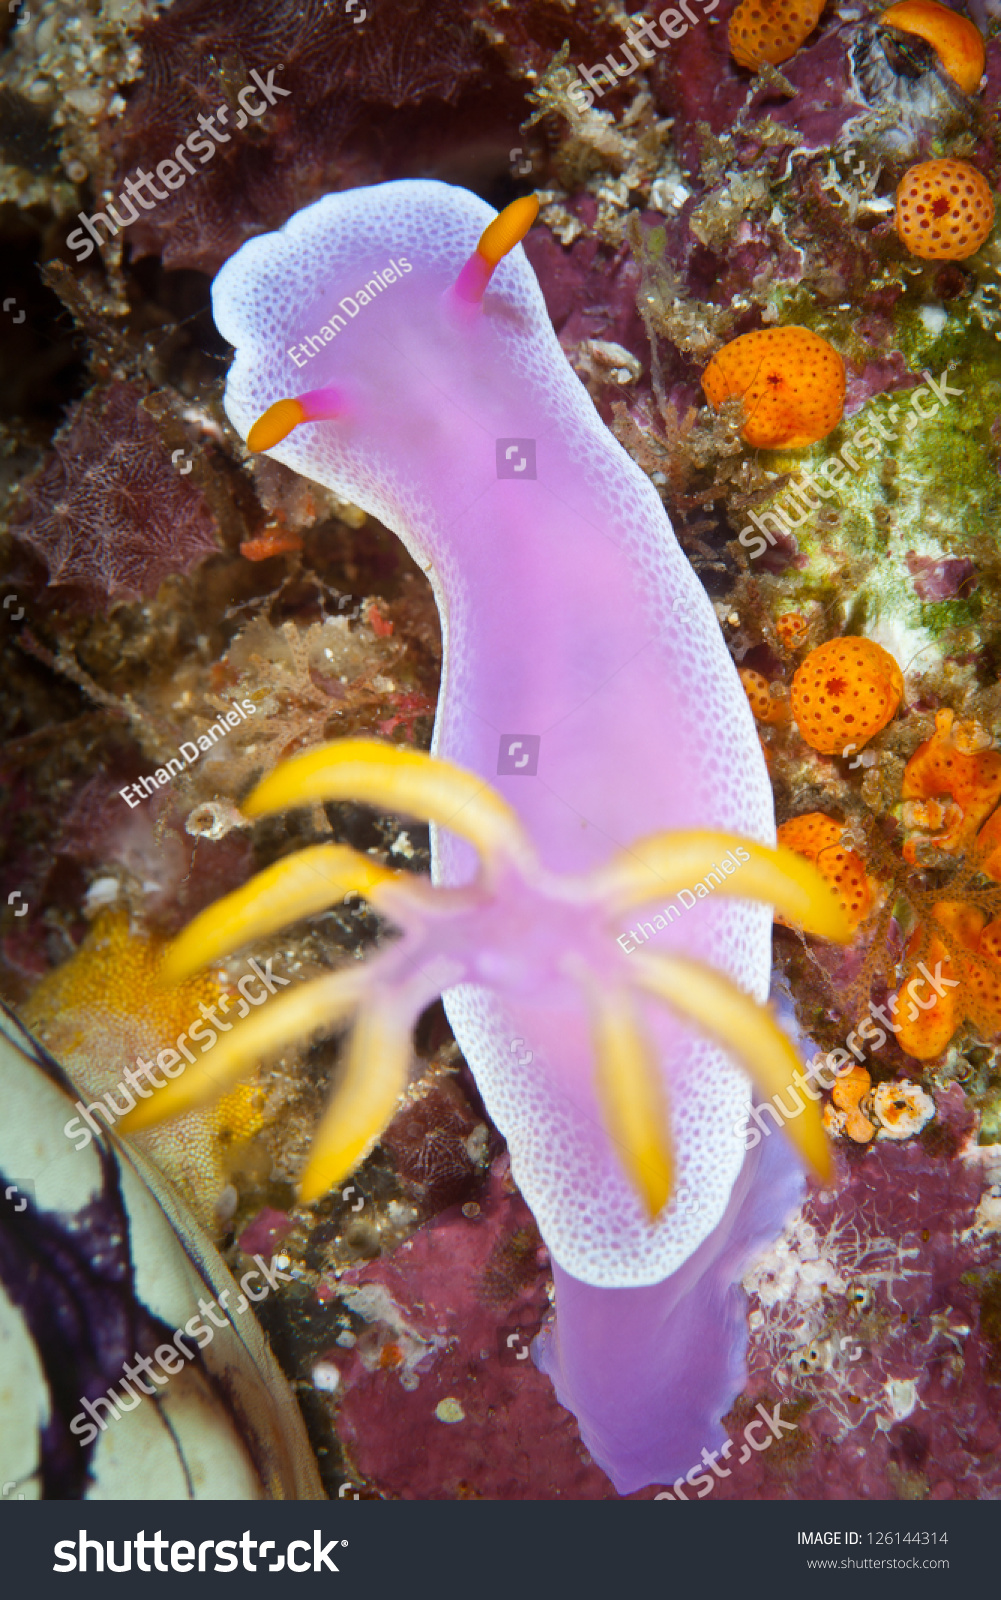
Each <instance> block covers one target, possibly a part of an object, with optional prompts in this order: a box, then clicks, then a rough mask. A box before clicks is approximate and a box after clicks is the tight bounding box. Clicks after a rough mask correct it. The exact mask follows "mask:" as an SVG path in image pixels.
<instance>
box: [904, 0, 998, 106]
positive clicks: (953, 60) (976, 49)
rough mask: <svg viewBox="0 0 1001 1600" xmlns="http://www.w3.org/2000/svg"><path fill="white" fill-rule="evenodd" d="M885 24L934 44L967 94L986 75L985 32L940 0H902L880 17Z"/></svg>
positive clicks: (943, 62)
mask: <svg viewBox="0 0 1001 1600" xmlns="http://www.w3.org/2000/svg"><path fill="white" fill-rule="evenodd" d="M879 20H880V23H881V24H882V26H883V27H884V28H899V29H900V30H901V32H902V33H915V34H917V36H918V38H919V39H926V40H927V41H928V43H929V44H930V45H931V47H932V49H933V50H934V52H935V54H936V55H937V56H938V59H939V61H940V62H941V63H942V70H943V72H946V73H948V75H949V77H950V78H951V79H952V80H953V82H954V83H958V84H959V87H960V88H961V89H962V91H963V93H964V94H972V93H973V91H974V89H976V88H977V87H978V86H979V83H980V80H981V78H982V77H983V75H984V63H985V60H986V56H985V51H984V36H983V34H982V33H981V32H980V29H979V28H978V27H977V26H976V25H975V24H974V23H972V22H970V21H969V20H968V18H966V17H961V16H960V15H959V13H958V11H953V9H952V7H951V6H942V5H939V3H938V0H901V4H900V5H897V6H891V7H890V9H889V11H884V12H883V15H882V16H881V17H880V19H879Z"/></svg>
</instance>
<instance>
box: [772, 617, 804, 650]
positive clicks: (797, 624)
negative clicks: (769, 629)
mask: <svg viewBox="0 0 1001 1600" xmlns="http://www.w3.org/2000/svg"><path fill="white" fill-rule="evenodd" d="M775 632H776V633H777V634H778V636H779V638H780V639H781V640H782V643H783V644H784V645H785V647H786V649H787V650H798V649H799V647H800V645H801V644H804V643H805V642H806V632H807V626H806V618H805V617H804V616H803V615H802V614H801V613H800V612H799V611H786V612H785V613H784V614H783V615H782V616H781V617H776V618H775Z"/></svg>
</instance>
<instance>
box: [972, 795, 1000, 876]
mask: <svg viewBox="0 0 1001 1600" xmlns="http://www.w3.org/2000/svg"><path fill="white" fill-rule="evenodd" d="M975 853H976V858H977V867H978V869H979V870H980V871H981V872H982V873H983V874H984V876H985V877H987V878H993V879H994V881H995V882H996V883H1001V808H999V809H998V810H997V811H995V812H994V814H993V816H990V817H988V819H987V821H986V822H985V823H984V825H983V827H982V828H981V830H980V832H979V833H978V834H977V843H976V847H975Z"/></svg>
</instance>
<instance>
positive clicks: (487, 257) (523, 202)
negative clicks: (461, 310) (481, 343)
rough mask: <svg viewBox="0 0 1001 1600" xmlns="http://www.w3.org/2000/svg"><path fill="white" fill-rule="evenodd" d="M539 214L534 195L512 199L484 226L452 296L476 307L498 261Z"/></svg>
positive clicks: (526, 230) (518, 241)
mask: <svg viewBox="0 0 1001 1600" xmlns="http://www.w3.org/2000/svg"><path fill="white" fill-rule="evenodd" d="M538 214H539V202H538V200H537V199H536V197H535V195H534V194H533V195H525V196H524V197H523V198H522V199H520V200H512V202H511V204H510V205H509V206H505V207H504V210H503V211H501V212H499V213H498V215H497V216H496V217H495V218H494V220H493V222H491V223H488V225H487V227H486V228H484V230H483V233H482V234H481V236H480V242H479V244H478V245H477V246H476V249H475V250H474V251H473V253H472V255H471V256H470V258H469V260H468V261H467V262H466V264H465V266H464V267H463V269H462V271H461V272H460V273H459V276H458V277H457V278H456V280H455V283H454V284H453V286H452V293H453V294H454V295H455V296H456V297H457V299H459V300H463V301H465V302H466V303H467V304H469V305H478V304H479V303H480V301H481V300H482V299H483V296H484V294H485V293H486V288H487V284H488V283H489V282H490V278H491V275H492V274H493V271H494V268H495V267H496V266H497V264H498V262H500V261H503V259H504V257H505V256H506V255H508V254H509V252H510V251H512V250H513V249H514V247H515V245H517V244H520V243H521V241H522V239H524V237H525V235H526V233H527V232H528V230H529V228H530V227H531V226H532V224H533V222H534V221H535V219H536V217H537V216H538Z"/></svg>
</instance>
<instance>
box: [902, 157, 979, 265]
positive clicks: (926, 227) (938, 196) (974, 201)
mask: <svg viewBox="0 0 1001 1600" xmlns="http://www.w3.org/2000/svg"><path fill="white" fill-rule="evenodd" d="M993 226H994V196H993V195H992V194H991V190H990V185H989V183H988V182H987V179H986V178H984V177H983V176H982V175H981V174H980V173H979V172H978V171H977V169H976V167H971V166H970V164H969V162H968V161H952V160H944V161H920V162H918V164H917V166H915V167H908V169H907V171H906V172H905V173H904V176H903V177H902V178H901V180H900V182H899V184H898V185H897V233H898V235H899V237H900V240H901V243H902V244H904V245H906V246H907V249H908V250H909V251H910V253H911V255H912V256H919V257H920V258H921V259H922V260H923V261H965V260H966V258H967V256H972V255H973V254H974V253H975V251H977V250H979V249H980V246H981V245H982V244H983V242H984V240H985V239H986V238H987V236H988V234H989V233H990V231H991V229H992V228H993Z"/></svg>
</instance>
